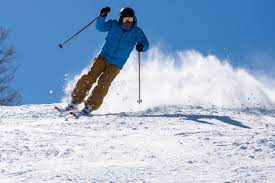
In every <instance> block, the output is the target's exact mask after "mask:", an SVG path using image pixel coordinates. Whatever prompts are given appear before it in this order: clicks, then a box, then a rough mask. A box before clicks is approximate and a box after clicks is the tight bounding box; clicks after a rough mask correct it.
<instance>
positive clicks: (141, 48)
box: [136, 43, 144, 52]
mask: <svg viewBox="0 0 275 183" xmlns="http://www.w3.org/2000/svg"><path fill="white" fill-rule="evenodd" d="M143 48H144V46H143V44H141V43H138V44H137V45H136V50H137V51H138V52H142V51H143Z"/></svg>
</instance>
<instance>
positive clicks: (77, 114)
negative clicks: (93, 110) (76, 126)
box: [69, 111, 93, 119]
mask: <svg viewBox="0 0 275 183" xmlns="http://www.w3.org/2000/svg"><path fill="white" fill-rule="evenodd" d="M69 114H70V115H72V116H73V117H74V118H75V119H79V118H80V117H81V116H83V117H92V116H93V115H91V114H82V113H81V112H80V111H70V112H69Z"/></svg>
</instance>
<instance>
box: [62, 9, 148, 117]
mask: <svg viewBox="0 0 275 183" xmlns="http://www.w3.org/2000/svg"><path fill="white" fill-rule="evenodd" d="M109 12H110V7H105V8H102V9H101V11H100V16H99V17H98V19H97V21H96V28H97V30H99V31H100V32H108V34H107V37H106V38H105V44H104V46H103V48H102V50H101V52H100V53H99V55H98V56H96V57H95V59H94V61H93V64H92V67H91V68H90V70H89V71H88V72H87V73H86V74H84V75H83V76H82V77H81V78H80V79H79V80H78V82H77V84H76V86H75V88H74V90H73V92H72V94H71V98H72V100H71V102H70V103H69V104H68V106H67V107H66V110H68V111H69V110H74V109H77V106H78V104H81V103H82V102H83V101H84V99H85V97H86V94H87V92H89V91H90V89H91V88H92V85H93V84H94V83H95V82H96V81H97V79H98V84H97V86H96V87H95V88H94V89H93V91H92V93H91V95H90V96H89V97H88V99H87V100H86V101H85V107H84V108H83V109H82V111H81V112H80V113H81V114H82V115H88V114H90V113H91V112H92V111H94V110H97V109H99V107H100V106H101V104H102V102H103V99H104V97H105V96H106V95H107V92H108V89H109V87H110V85H111V83H112V81H113V80H114V79H115V77H116V76H117V75H118V74H119V72H120V70H121V69H122V68H123V66H124V64H125V63H126V61H127V59H128V57H129V55H130V53H131V52H132V50H133V49H134V47H135V46H136V50H137V51H138V52H145V51H147V50H148V48H149V42H148V40H147V38H146V36H145V34H144V33H143V31H142V29H140V28H139V27H138V26H137V18H136V16H135V12H134V10H133V9H132V8H130V7H126V8H122V9H121V10H120V17H119V21H117V20H108V21H105V20H106V17H107V14H108V13H109Z"/></svg>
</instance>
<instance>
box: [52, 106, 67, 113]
mask: <svg viewBox="0 0 275 183" xmlns="http://www.w3.org/2000/svg"><path fill="white" fill-rule="evenodd" d="M54 109H56V110H57V111H58V112H60V113H65V112H69V111H68V110H66V109H65V108H60V107H57V106H54Z"/></svg>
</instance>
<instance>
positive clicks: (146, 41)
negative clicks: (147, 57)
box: [137, 29, 149, 52]
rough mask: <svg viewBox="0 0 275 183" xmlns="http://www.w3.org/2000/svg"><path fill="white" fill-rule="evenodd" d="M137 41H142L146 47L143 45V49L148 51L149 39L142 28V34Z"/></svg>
mask: <svg viewBox="0 0 275 183" xmlns="http://www.w3.org/2000/svg"><path fill="white" fill-rule="evenodd" d="M137 43H141V44H142V45H143V46H144V47H143V51H144V52H145V51H147V50H148V49H149V41H148V39H147V37H146V35H145V34H144V32H143V31H142V30H141V29H140V34H139V36H138V40H137Z"/></svg>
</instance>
